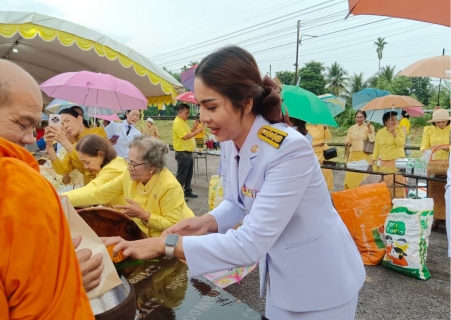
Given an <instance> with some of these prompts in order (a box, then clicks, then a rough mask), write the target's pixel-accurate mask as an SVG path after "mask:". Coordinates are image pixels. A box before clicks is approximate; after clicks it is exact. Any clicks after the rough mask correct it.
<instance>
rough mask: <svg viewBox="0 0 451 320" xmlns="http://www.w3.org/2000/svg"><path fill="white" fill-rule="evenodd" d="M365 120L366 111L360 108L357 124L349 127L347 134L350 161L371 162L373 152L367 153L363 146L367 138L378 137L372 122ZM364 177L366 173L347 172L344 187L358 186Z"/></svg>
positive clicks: (356, 115) (371, 139)
mask: <svg viewBox="0 0 451 320" xmlns="http://www.w3.org/2000/svg"><path fill="white" fill-rule="evenodd" d="M365 121H366V112H365V111H361V110H358V111H357V112H356V114H355V122H356V124H355V125H353V126H351V127H350V128H349V129H348V134H347V136H346V142H345V144H346V146H349V147H350V152H349V159H348V162H351V161H359V160H366V161H367V162H368V163H370V162H371V154H369V153H365V152H364V150H363V149H364V148H363V147H364V142H365V140H369V141H370V142H374V140H375V139H376V137H375V134H374V133H375V130H374V127H373V126H372V125H371V124H370V122H365ZM364 177H365V174H364V173H356V172H346V176H345V182H344V188H345V189H351V188H357V187H358V186H359V185H360V182H362V180H363V178H364Z"/></svg>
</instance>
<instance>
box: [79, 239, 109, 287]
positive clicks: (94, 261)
mask: <svg viewBox="0 0 451 320" xmlns="http://www.w3.org/2000/svg"><path fill="white" fill-rule="evenodd" d="M80 242H81V236H76V237H75V238H73V239H72V243H73V244H74V247H75V249H77V248H78V246H79V245H80ZM76 254H77V259H78V263H79V265H80V271H81V277H82V279H83V287H84V288H85V291H86V292H89V291H91V290H92V289H94V288H96V287H97V286H98V285H99V284H100V279H101V276H102V271H103V268H104V265H103V263H102V259H103V256H102V254H100V253H99V254H96V255H95V256H93V255H92V252H91V250H89V249H86V248H85V249H81V250H78V251H77V252H76Z"/></svg>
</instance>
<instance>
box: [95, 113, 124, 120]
mask: <svg viewBox="0 0 451 320" xmlns="http://www.w3.org/2000/svg"><path fill="white" fill-rule="evenodd" d="M96 118H99V119H102V120H108V121H116V120H121V119H120V118H119V117H118V116H117V114H115V113H113V114H112V115H106V114H99V115H97V116H96Z"/></svg>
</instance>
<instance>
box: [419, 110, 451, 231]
mask: <svg viewBox="0 0 451 320" xmlns="http://www.w3.org/2000/svg"><path fill="white" fill-rule="evenodd" d="M450 120H451V118H450V116H449V113H448V110H445V109H438V110H435V111H434V113H433V114H432V120H429V121H428V122H432V126H427V127H424V129H423V138H422V140H421V147H420V149H421V151H422V152H423V153H424V152H425V151H426V150H427V149H430V148H432V147H434V146H438V145H443V144H446V145H449V142H450V141H449V134H450ZM448 159H449V147H448V148H446V147H445V148H444V149H442V150H439V151H437V152H434V155H433V156H432V160H448ZM429 194H431V195H432V198H433V199H434V224H433V225H432V227H433V228H435V227H436V226H437V223H438V222H439V221H444V220H445V219H446V207H445V182H440V181H431V182H430V183H429Z"/></svg>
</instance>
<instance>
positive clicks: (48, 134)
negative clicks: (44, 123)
mask: <svg viewBox="0 0 451 320" xmlns="http://www.w3.org/2000/svg"><path fill="white" fill-rule="evenodd" d="M56 131H57V130H55V128H52V127H47V128H45V129H44V141H45V143H46V145H47V146H52V145H53V141H55V140H56Z"/></svg>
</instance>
